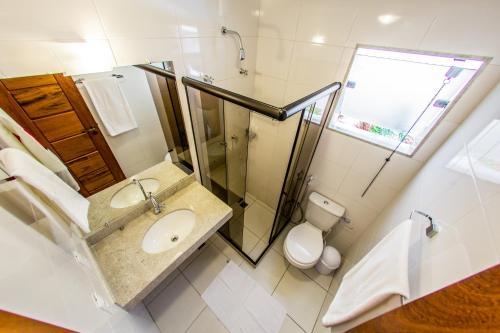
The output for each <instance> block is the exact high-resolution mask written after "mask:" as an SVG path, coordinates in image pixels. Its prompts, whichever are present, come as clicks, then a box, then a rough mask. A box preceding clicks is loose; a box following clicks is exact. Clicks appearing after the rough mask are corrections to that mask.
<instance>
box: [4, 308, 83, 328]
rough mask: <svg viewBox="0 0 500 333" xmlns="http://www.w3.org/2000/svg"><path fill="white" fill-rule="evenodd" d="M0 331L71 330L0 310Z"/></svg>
mask: <svg viewBox="0 0 500 333" xmlns="http://www.w3.org/2000/svg"><path fill="white" fill-rule="evenodd" d="M0 332H3V333H16V332H23V333H70V332H73V331H70V330H67V329H65V328H62V327H58V326H54V325H51V324H47V323H44V322H41V321H38V320H34V319H31V318H28V317H23V316H19V315H16V314H13V313H10V312H6V311H1V310H0Z"/></svg>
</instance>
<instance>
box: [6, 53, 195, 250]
mask: <svg viewBox="0 0 500 333" xmlns="http://www.w3.org/2000/svg"><path fill="white" fill-rule="evenodd" d="M0 109H1V110H3V111H0V112H1V113H0V118H1V117H4V118H3V119H5V117H8V118H9V121H10V122H12V124H11V126H10V125H9V126H10V127H11V128H9V126H8V125H6V124H5V123H0V125H1V126H0V148H1V149H3V148H9V147H13V148H18V149H20V150H24V151H26V152H28V153H31V155H33V157H35V159H38V161H39V162H42V164H44V165H45V166H46V167H47V168H49V169H50V170H51V171H53V172H54V173H55V174H57V175H58V176H59V177H60V178H62V179H63V180H64V181H65V182H66V183H68V184H69V185H70V186H72V187H73V188H74V189H79V192H80V193H81V194H82V195H83V196H85V197H92V196H93V197H92V198H89V200H90V202H91V206H92V205H93V206H92V207H93V209H90V210H89V221H90V233H88V234H87V236H88V235H91V234H93V233H94V232H95V231H98V230H99V228H102V226H103V225H104V224H105V223H106V222H107V220H109V219H111V218H116V217H119V216H120V214H121V215H126V214H128V213H129V212H130V210H127V207H131V206H133V205H135V204H136V203H138V202H140V201H143V200H144V198H143V197H142V194H141V193H140V192H138V190H137V188H136V186H135V185H134V186H132V187H131V188H132V190H133V191H132V190H130V186H129V188H127V186H125V185H123V184H119V185H117V186H115V187H113V188H110V187H111V186H113V185H115V184H117V183H120V182H121V181H123V180H125V179H127V178H129V179H130V178H131V177H134V176H136V175H137V177H138V178H140V179H141V185H142V186H143V187H144V189H145V191H147V192H152V193H156V190H158V191H159V190H164V189H165V186H167V185H168V184H169V182H170V180H169V179H167V180H165V181H163V182H162V185H161V186H160V183H159V181H158V179H154V177H153V178H151V179H149V178H148V177H142V176H143V175H144V174H147V173H152V170H156V171H155V172H157V171H158V170H160V169H161V170H166V169H169V170H173V172H174V173H178V174H180V175H186V177H187V175H190V174H192V173H193V171H194V169H193V163H192V160H191V149H190V147H189V144H188V139H187V135H186V128H185V125H184V124H185V119H184V116H183V114H182V110H181V106H180V101H179V95H178V90H177V82H176V77H175V72H174V66H173V63H172V62H169V61H165V62H159V63H154V64H150V65H136V66H124V67H116V68H114V69H113V70H112V71H107V72H100V73H89V74H81V75H73V76H65V75H64V74H63V73H55V74H45V75H36V76H29V77H12V78H1V79H0ZM0 120H2V119H0ZM4 122H5V121H4ZM12 126H14V127H16V126H17V127H16V128H18V129H19V132H20V133H21V132H22V136H24V138H23V137H22V136H19V134H18V133H16V132H15V131H14V130H13V128H12ZM33 139H34V140H33ZM27 140H33V142H35V144H36V146H38V147H40V149H41V150H42V151H43V153H42V155H44V154H46V153H47V152H46V151H45V149H43V148H47V149H49V150H50V151H51V152H52V153H54V154H52V153H50V154H49V155H50V156H53V155H55V156H56V157H57V158H55V159H56V160H57V163H55V164H57V165H58V166H60V167H61V168H60V170H62V171H61V172H58V171H56V170H55V169H53V168H50V167H49V166H48V165H47V164H46V163H44V162H43V161H42V160H41V159H40V158H39V156H36V154H33V151H32V150H31V149H29V148H26V147H25V146H23V145H26V141H27ZM36 141H38V143H39V144H41V146H43V147H41V146H39V145H38V143H36ZM170 164H172V165H174V166H175V168H173V169H172V167H171V166H170ZM0 166H1V165H0ZM179 170H181V171H179ZM3 171H4V170H3V168H2V169H0V182H1V183H2V187H1V188H0V198H1V200H2V206H6V207H8V208H9V211H11V213H13V214H15V215H16V216H18V217H20V218H21V220H23V221H26V223H27V224H29V225H30V226H32V227H33V228H35V229H36V230H38V231H39V232H40V233H42V234H44V235H45V236H47V237H48V238H53V237H51V236H50V234H51V232H50V231H49V230H48V229H47V226H48V224H45V225H42V224H40V223H38V222H39V221H40V220H43V219H42V217H43V216H47V214H45V213H44V212H43V211H40V210H39V209H38V207H35V206H33V205H32V204H31V201H30V200H28V199H26V196H25V195H24V196H23V195H20V192H19V186H17V185H16V184H15V183H16V182H10V181H9V175H8V174H7V173H5V172H3ZM35 177H37V176H35ZM65 177H66V178H65ZM141 177H142V178H141ZM42 178H43V177H42ZM166 178H169V177H168V176H166ZM172 181H173V180H172ZM3 183H5V184H3ZM108 188H109V191H108V192H110V191H112V192H113V193H114V194H116V193H118V194H116V195H115V197H113V199H114V201H113V202H111V204H109V203H102V205H106V207H104V206H102V207H101V206H99V205H100V204H101V202H102V201H103V200H102V198H103V197H106V198H107V197H109V196H110V195H108V194H109V193H107V192H103V191H104V190H105V189H108ZM115 192H116V193H115ZM40 194H41V193H38V192H35V195H40ZM42 197H43V194H42ZM45 199H46V198H45ZM45 201H46V200H45ZM96 202H97V203H98V204H97V206H96ZM105 210H112V211H113V213H110V212H106V213H103V211H105ZM92 211H94V212H97V211H99V213H98V214H101V215H102V216H100V217H99V218H98V219H96V217H95V215H96V214H97V213H93V212H92ZM96 221H97V222H96ZM93 222H95V223H97V224H98V225H97V226H96V225H93V224H92V223H93ZM101 222H102V223H101ZM101 224H102V225H101ZM53 235H54V233H52V236H53ZM52 240H53V239H52Z"/></svg>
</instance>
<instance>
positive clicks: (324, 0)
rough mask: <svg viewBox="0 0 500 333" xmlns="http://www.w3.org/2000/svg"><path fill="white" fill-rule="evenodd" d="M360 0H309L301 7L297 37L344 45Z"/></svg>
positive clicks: (310, 40)
mask: <svg viewBox="0 0 500 333" xmlns="http://www.w3.org/2000/svg"><path fill="white" fill-rule="evenodd" d="M358 6H359V1H342V0H334V1H331V0H312V1H311V0H308V1H303V2H302V4H301V7H300V16H299V22H298V26H297V36H296V39H297V40H300V41H304V42H313V43H326V44H334V45H344V44H345V42H346V41H347V38H348V37H349V33H350V31H351V27H352V24H353V23H354V19H355V17H356V13H357V10H358Z"/></svg>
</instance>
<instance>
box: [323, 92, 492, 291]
mask: <svg viewBox="0 0 500 333" xmlns="http://www.w3.org/2000/svg"><path fill="white" fill-rule="evenodd" d="M494 119H497V120H499V119H500V84H499V85H497V86H496V88H495V89H494V90H493V91H492V92H491V93H490V94H489V95H488V97H487V98H486V99H484V101H483V102H482V103H481V104H480V105H479V106H478V107H477V108H476V110H475V111H474V112H473V113H472V114H471V115H470V116H469V117H468V118H467V119H466V120H465V121H464V123H463V124H462V125H461V126H460V127H459V128H458V129H457V130H456V131H455V132H454V133H453V135H452V136H451V137H450V138H449V139H448V140H447V141H446V142H445V143H444V145H443V146H442V147H440V148H439V149H438V150H437V152H436V153H435V154H434V155H433V156H432V158H431V159H429V161H428V162H427V163H426V164H425V166H424V167H423V168H422V169H421V170H420V171H419V172H418V174H417V175H416V176H415V178H413V179H412V180H411V182H409V183H408V185H406V186H405V187H404V189H403V191H402V192H401V193H400V194H399V195H398V196H397V197H396V198H395V200H393V201H392V202H391V203H390V204H389V205H388V206H387V208H386V209H384V210H383V212H382V214H380V216H379V217H378V218H377V219H376V220H375V221H374V222H373V223H372V224H371V225H370V226H369V227H368V228H366V230H365V231H364V232H363V233H362V234H361V236H360V238H359V239H358V240H357V241H356V243H354V244H353V245H352V246H351V247H350V248H349V250H348V251H347V252H346V255H345V263H344V266H343V267H342V270H341V271H340V272H339V274H337V275H336V276H335V277H334V282H333V283H332V285H331V287H330V288H331V291H332V292H335V291H336V289H337V287H338V285H339V283H340V280H341V278H342V276H343V274H344V273H345V272H346V271H347V270H348V269H349V268H350V267H352V266H353V265H354V264H355V263H356V262H358V261H359V259H360V258H362V257H363V256H364V255H365V254H366V253H367V252H368V251H369V250H370V249H371V248H372V247H373V246H374V245H375V244H376V243H377V242H378V241H379V240H380V239H382V238H383V237H384V235H386V234H387V233H388V232H389V231H390V230H391V229H393V228H394V227H395V226H396V225H398V224H399V223H403V221H405V220H406V219H407V218H408V217H409V214H410V212H411V211H412V210H414V209H418V210H421V211H424V212H426V213H428V214H430V215H431V216H432V217H433V218H434V219H435V220H436V222H437V223H438V224H439V226H440V228H441V230H440V232H439V233H438V234H437V235H436V236H435V237H433V238H430V239H429V238H427V237H426V236H425V228H426V227H427V223H426V222H427V221H426V220H425V219H424V218H417V219H416V220H415V221H413V222H412V223H415V224H417V229H416V230H418V231H416V233H415V234H414V235H413V241H412V245H411V247H410V267H409V274H410V300H409V301H412V300H415V299H417V298H419V297H422V296H424V295H427V294H429V293H431V292H433V291H436V290H438V289H440V288H443V287H445V286H447V285H450V284H452V283H454V282H456V281H458V280H461V279H464V278H466V277H468V276H470V275H473V274H475V273H478V272H479V271H481V270H484V269H487V268H488V267H491V266H494V265H496V264H498V263H499V262H500V219H499V218H498V216H499V213H500V211H499V208H500V184H499V183H494V182H491V181H486V180H484V179H481V178H479V177H477V176H476V175H477V170H478V166H479V165H478V164H477V163H469V164H466V166H467V169H466V171H465V172H457V171H455V170H453V169H451V168H449V167H448V166H447V165H448V163H449V162H450V161H451V160H452V159H453V158H454V157H455V156H456V155H457V154H458V153H460V152H463V151H464V150H463V149H465V148H467V150H468V151H469V154H467V156H468V157H469V158H470V157H472V155H473V154H474V155H477V151H475V150H474V149H473V148H474V147H473V146H472V145H471V141H472V140H473V139H474V138H475V137H476V136H477V135H478V134H479V133H480V132H481V131H482V130H483V129H484V128H485V127H486V126H487V125H489V124H490V123H491V121H492V120H494ZM475 148H477V147H475ZM499 149H500V142H499V141H498V138H497V142H496V145H495V146H494V148H493V149H491V150H490V152H492V153H494V152H498V151H500V150H499ZM490 156H492V155H490ZM498 159H500V157H499V155H498V154H496V155H495V156H494V158H493V159H491V160H490V162H494V161H497V160H498ZM471 161H473V159H471ZM490 166H491V167H492V169H491V172H493V173H494V174H497V173H498V172H499V171H498V167H495V166H494V164H491V163H490ZM495 170H496V171H495ZM404 223H408V222H404ZM414 231H415V229H414Z"/></svg>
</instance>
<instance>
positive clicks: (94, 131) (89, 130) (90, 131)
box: [83, 126, 97, 133]
mask: <svg viewBox="0 0 500 333" xmlns="http://www.w3.org/2000/svg"><path fill="white" fill-rule="evenodd" d="M83 133H97V128H95V127H94V126H92V127H89V128H87V129H84V130H83Z"/></svg>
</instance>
